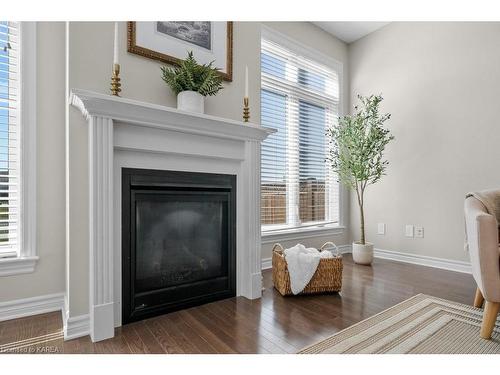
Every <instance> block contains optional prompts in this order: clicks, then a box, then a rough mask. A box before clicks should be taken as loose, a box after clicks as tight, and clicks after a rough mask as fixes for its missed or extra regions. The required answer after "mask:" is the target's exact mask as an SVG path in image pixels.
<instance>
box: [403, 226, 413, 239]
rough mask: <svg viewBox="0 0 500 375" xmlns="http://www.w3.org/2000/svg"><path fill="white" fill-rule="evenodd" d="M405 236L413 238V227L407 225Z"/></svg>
mask: <svg viewBox="0 0 500 375" xmlns="http://www.w3.org/2000/svg"><path fill="white" fill-rule="evenodd" d="M405 236H406V237H412V238H413V225H409V224H407V225H406V228H405Z"/></svg>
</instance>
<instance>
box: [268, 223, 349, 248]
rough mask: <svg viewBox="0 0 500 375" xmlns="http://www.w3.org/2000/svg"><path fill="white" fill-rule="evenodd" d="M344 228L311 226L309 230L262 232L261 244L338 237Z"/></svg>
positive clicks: (294, 229) (292, 229)
mask: <svg viewBox="0 0 500 375" xmlns="http://www.w3.org/2000/svg"><path fill="white" fill-rule="evenodd" d="M344 230H345V227H341V226H337V225H335V226H332V225H325V226H312V227H309V228H306V227H304V228H291V229H283V230H275V231H263V232H262V244H270V243H275V242H283V241H292V240H300V239H303V238H313V237H323V236H339V235H341V234H343V233H344Z"/></svg>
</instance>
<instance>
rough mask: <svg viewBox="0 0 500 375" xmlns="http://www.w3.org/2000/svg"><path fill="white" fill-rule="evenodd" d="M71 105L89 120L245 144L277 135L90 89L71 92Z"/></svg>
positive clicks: (251, 125) (240, 124) (261, 128)
mask: <svg viewBox="0 0 500 375" xmlns="http://www.w3.org/2000/svg"><path fill="white" fill-rule="evenodd" d="M70 103H71V104H72V105H73V106H75V107H76V108H78V109H79V110H80V111H81V112H82V114H83V115H84V116H85V118H87V120H88V119H89V118H90V117H91V116H96V117H106V118H111V119H113V120H115V121H125V122H127V123H130V124H134V125H138V126H145V127H153V128H161V129H165V130H174V131H178V132H183V133H190V134H198V135H208V136H211V137H217V138H226V139H236V140H243V141H246V140H257V141H262V140H264V139H265V138H266V137H267V136H268V135H269V134H272V133H274V132H275V130H274V129H270V128H265V127H261V126H259V125H257V124H253V123H248V122H242V121H236V120H230V119H227V118H222V117H216V116H211V115H205V114H198V113H191V112H185V111H180V110H178V109H176V108H172V107H166V106H162V105H158V104H152V103H146V102H140V101H137V100H132V99H125V98H122V97H119V96H112V95H106V94H100V93H96V92H93V91H87V90H79V89H73V90H71V95H70Z"/></svg>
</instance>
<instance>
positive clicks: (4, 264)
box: [0, 256, 38, 276]
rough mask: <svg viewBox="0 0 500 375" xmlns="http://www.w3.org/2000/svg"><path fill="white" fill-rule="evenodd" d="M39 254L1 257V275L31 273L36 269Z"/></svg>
mask: <svg viewBox="0 0 500 375" xmlns="http://www.w3.org/2000/svg"><path fill="white" fill-rule="evenodd" d="M37 260H38V257H37V256H31V257H16V258H3V259H0V276H11V275H18V274H22V273H31V272H33V271H34V270H35V265H36V262H37Z"/></svg>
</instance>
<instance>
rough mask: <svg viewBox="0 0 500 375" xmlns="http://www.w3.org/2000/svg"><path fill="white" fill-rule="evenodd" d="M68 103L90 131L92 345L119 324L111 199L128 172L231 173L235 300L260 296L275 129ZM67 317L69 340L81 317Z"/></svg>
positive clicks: (83, 96)
mask: <svg viewBox="0 0 500 375" xmlns="http://www.w3.org/2000/svg"><path fill="white" fill-rule="evenodd" d="M70 103H71V104H72V105H73V106H74V107H76V108H77V109H79V110H80V111H81V113H82V114H83V116H84V117H85V118H86V120H87V122H88V126H89V133H88V134H89V142H88V150H89V152H88V154H89V171H88V173H89V185H88V191H89V208H88V210H89V263H90V267H89V284H90V285H89V294H90V296H89V302H90V306H89V317H88V318H89V319H88V320H89V332H90V336H91V339H92V341H94V342H95V341H100V340H104V339H107V338H111V337H113V336H114V327H115V326H117V325H120V323H121V295H122V291H121V246H120V241H121V221H120V220H117V219H118V218H120V217H121V208H120V207H121V204H120V203H119V202H118V201H117V202H115V199H119V197H120V194H121V193H120V191H121V185H120V184H121V174H120V173H121V168H123V167H126V166H129V167H131V166H133V167H135V168H154V169H169V170H182V171H193V172H197V171H198V172H201V171H203V172H207V171H208V170H210V171H211V172H213V173H221V172H220V171H222V170H224V171H225V172H229V173H230V174H235V175H236V176H237V198H236V200H237V202H236V205H237V218H236V221H237V225H236V226H237V249H236V252H237V254H236V260H237V271H236V294H237V295H238V296H240V295H241V296H244V297H247V298H250V299H254V298H259V297H260V296H261V294H262V279H261V243H260V241H261V238H260V235H261V233H260V221H259V220H260V210H259V207H260V142H261V141H262V140H263V139H265V138H266V137H267V136H268V135H269V134H271V133H273V132H274V130H272V129H268V128H263V127H261V126H259V125H256V124H249V123H243V122H241V121H234V120H229V119H224V118H219V117H215V116H209V115H204V114H195V113H188V112H184V111H179V110H177V109H174V108H169V107H165V106H160V105H155V104H151V103H144V102H139V101H136V100H130V99H124V98H120V97H115V96H111V95H104V94H99V93H95V92H90V91H84V90H72V91H71V94H70ZM186 144H190V146H191V147H186ZM131 154H132V155H133V157H130V155H131ZM120 163H125V164H120ZM200 169H202V170H200ZM115 209H116V210H117V211H114V210H115ZM115 282H116V284H115ZM71 319H72V318H68V319H67V320H68V322H69V323H68V324H67V327H68V328H67V332H68V333H67V335H68V337H69V336H72V335H74V334H75V333H74V332H80V333H81V332H84V331H85V328H84V327H85V323H84V321H85V319H84V318H81V319H80V320H76V321H74V324H75V325H76V327H77V328H75V329H73V328H72V327H71V324H73V323H72V322H73V321H72V320H71ZM75 319H76V318H75Z"/></svg>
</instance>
